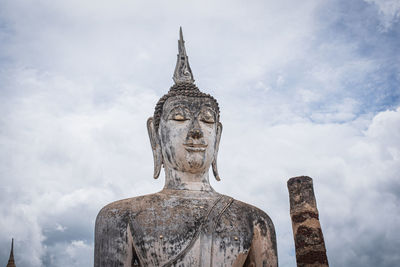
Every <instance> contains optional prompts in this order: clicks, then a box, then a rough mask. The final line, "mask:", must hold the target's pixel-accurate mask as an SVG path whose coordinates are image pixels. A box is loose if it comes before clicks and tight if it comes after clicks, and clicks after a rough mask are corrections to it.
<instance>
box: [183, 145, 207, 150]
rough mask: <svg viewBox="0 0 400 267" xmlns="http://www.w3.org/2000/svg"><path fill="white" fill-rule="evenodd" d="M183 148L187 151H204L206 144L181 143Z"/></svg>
mask: <svg viewBox="0 0 400 267" xmlns="http://www.w3.org/2000/svg"><path fill="white" fill-rule="evenodd" d="M183 145H184V146H185V149H186V150H187V151H189V152H204V151H206V148H207V145H205V144H183Z"/></svg>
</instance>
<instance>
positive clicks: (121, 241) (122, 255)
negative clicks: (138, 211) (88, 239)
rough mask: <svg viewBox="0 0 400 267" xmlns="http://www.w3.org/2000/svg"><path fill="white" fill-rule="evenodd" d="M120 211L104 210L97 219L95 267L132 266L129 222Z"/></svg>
mask: <svg viewBox="0 0 400 267" xmlns="http://www.w3.org/2000/svg"><path fill="white" fill-rule="evenodd" d="M123 218H124V216H121V214H119V212H118V211H115V209H114V210H113V209H111V208H108V207H105V208H103V209H102V210H101V211H100V213H99V214H98V215H97V218H96V226H95V249H94V267H111V266H112V267H117V266H118V267H119V266H121V267H122V266H131V259H130V258H131V257H132V248H131V247H130V245H129V241H128V238H127V237H128V235H127V234H128V233H127V222H126V221H124V219H123Z"/></svg>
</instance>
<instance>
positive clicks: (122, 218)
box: [94, 29, 278, 267]
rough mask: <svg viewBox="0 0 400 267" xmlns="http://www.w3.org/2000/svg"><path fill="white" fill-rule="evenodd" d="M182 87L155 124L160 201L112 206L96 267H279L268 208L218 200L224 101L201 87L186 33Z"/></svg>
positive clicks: (151, 127)
mask: <svg viewBox="0 0 400 267" xmlns="http://www.w3.org/2000/svg"><path fill="white" fill-rule="evenodd" d="M178 47H179V54H178V60H177V65H176V68H175V73H174V77H173V79H174V82H175V84H174V85H173V86H172V87H171V88H170V90H169V92H168V93H167V94H166V95H164V96H163V97H162V98H161V99H160V100H159V101H158V103H157V105H156V108H155V112H154V116H153V117H151V118H149V119H148V121H147V129H148V133H149V137H150V143H151V148H152V151H153V157H154V178H158V176H159V175H160V171H161V167H163V168H164V172H165V186H164V188H163V189H162V190H161V191H160V192H158V193H154V194H149V195H145V196H139V197H133V198H128V199H123V200H119V201H116V202H113V203H111V204H109V205H107V206H105V207H104V208H103V209H102V210H101V211H100V212H99V214H98V216H97V219H96V227H95V253H94V254H95V256H94V257H95V259H94V266H95V267H111V266H260V267H261V266H263V267H264V266H278V260H277V249H276V237H275V230H274V226H273V223H272V221H271V219H270V218H269V217H268V215H267V214H266V213H264V212H263V211H261V210H260V209H258V208H256V207H254V206H251V205H249V204H246V203H243V202H241V201H238V200H236V199H233V198H231V197H229V196H226V195H223V194H219V193H217V192H216V191H215V190H214V189H213V188H212V187H211V185H210V183H209V169H210V167H211V168H212V170H213V174H214V176H215V178H216V179H217V180H218V181H219V180H220V178H219V174H218V169H217V155H218V148H219V143H220V138H221V132H222V124H221V122H220V112H219V107H218V103H217V101H216V100H215V99H214V98H213V97H212V96H211V95H209V94H205V93H203V92H201V91H200V90H199V89H198V88H197V86H196V85H195V84H194V79H193V74H192V71H191V69H190V66H189V61H188V57H187V55H186V51H185V46H184V41H183V36H182V29H181V30H180V39H179V41H178Z"/></svg>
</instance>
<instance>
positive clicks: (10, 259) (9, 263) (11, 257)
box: [6, 238, 15, 267]
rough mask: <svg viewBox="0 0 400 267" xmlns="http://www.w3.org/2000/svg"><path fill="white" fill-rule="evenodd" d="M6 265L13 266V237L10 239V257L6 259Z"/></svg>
mask: <svg viewBox="0 0 400 267" xmlns="http://www.w3.org/2000/svg"><path fill="white" fill-rule="evenodd" d="M6 267H15V262H14V238H13V239H12V240H11V251H10V258H9V259H8V263H7V266H6Z"/></svg>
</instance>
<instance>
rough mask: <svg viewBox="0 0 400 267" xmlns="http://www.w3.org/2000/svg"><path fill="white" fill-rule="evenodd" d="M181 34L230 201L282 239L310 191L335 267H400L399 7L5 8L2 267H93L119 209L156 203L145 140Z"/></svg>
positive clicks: (161, 4) (0, 104)
mask: <svg viewBox="0 0 400 267" xmlns="http://www.w3.org/2000/svg"><path fill="white" fill-rule="evenodd" d="M179 26H182V27H183V33H184V37H185V41H186V51H187V53H188V56H189V61H190V64H191V68H192V71H193V74H194V78H195V80H196V84H197V86H198V87H199V88H200V89H201V90H202V91H204V92H206V93H210V94H212V95H213V96H215V98H216V99H217V100H218V102H219V104H220V108H221V122H222V124H223V126H224V130H223V133H222V140H221V144H220V149H219V156H218V163H219V173H220V176H221V181H220V182H217V181H215V180H213V178H212V175H210V178H211V180H212V181H211V183H212V186H213V187H214V188H215V190H217V191H218V192H220V193H224V194H227V195H230V196H232V197H234V198H236V199H239V200H242V201H245V202H247V203H249V204H252V205H255V206H257V207H259V208H261V209H262V210H264V211H265V212H266V213H268V214H269V216H270V217H271V219H272V220H273V222H274V225H275V229H276V233H277V243H278V258H279V264H280V266H296V265H295V264H296V263H295V251H294V242H293V234H292V228H291V221H290V215H289V198H288V191H287V187H286V182H287V180H288V179H289V178H291V177H294V176H299V175H307V176H310V177H312V178H313V181H314V189H315V195H316V199H317V204H318V209H319V214H320V222H321V226H322V230H323V233H324V237H325V243H326V248H327V255H328V260H329V263H330V265H331V266H364V267H368V266H371V267H372V266H382V267H386V266H395V265H397V264H398V263H399V262H400V253H399V252H398V248H399V247H400V231H399V225H400V177H399V174H400V88H399V84H400V2H399V1H398V0H353V1H345V0H332V1H317V0H305V1H301V2H299V1H293V0H280V1H257V0H254V1H238V0H231V1H225V0H223V1H209V0H205V1H183V0H182V1H178V0H173V1H152V0H150V1H136V0H130V1H122V0H116V1H101V0H96V1H92V0H87V1H77V0H69V1H51V0H38V1H22V0H13V1H6V0H0V112H1V114H2V116H1V117H0V218H1V219H0V265H1V264H2V265H5V264H6V263H7V260H8V256H9V249H10V244H11V238H12V237H13V238H14V239H15V248H14V250H15V251H14V252H15V260H16V264H17V266H18V267H26V266H92V265H93V242H94V222H95V218H96V215H97V213H98V212H99V210H100V209H101V208H102V207H103V206H104V205H106V204H107V203H110V202H112V201H116V200H119V199H123V198H128V197H133V196H139V195H144V194H149V193H153V192H157V191H159V190H161V189H162V187H163V183H164V174H163V173H162V174H161V177H160V178H159V179H158V180H154V179H153V178H152V171H153V162H152V161H153V160H152V155H151V148H150V143H149V140H148V136H147V132H146V120H147V118H148V117H150V116H152V114H153V111H154V107H155V104H156V102H157V100H158V99H159V98H160V97H161V96H162V95H163V94H164V93H166V92H167V91H168V89H169V87H170V86H172V85H173V81H172V75H173V71H174V67H175V63H176V54H177V39H178V31H179Z"/></svg>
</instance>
